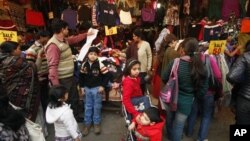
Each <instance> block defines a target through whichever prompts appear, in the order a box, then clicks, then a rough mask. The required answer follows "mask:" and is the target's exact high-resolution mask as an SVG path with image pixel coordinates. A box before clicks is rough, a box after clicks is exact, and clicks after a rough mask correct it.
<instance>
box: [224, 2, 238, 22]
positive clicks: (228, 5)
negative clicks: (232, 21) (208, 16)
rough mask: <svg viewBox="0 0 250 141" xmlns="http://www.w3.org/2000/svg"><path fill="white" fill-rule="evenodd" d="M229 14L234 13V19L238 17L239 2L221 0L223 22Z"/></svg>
mask: <svg viewBox="0 0 250 141" xmlns="http://www.w3.org/2000/svg"><path fill="white" fill-rule="evenodd" d="M231 13H234V14H235V16H236V18H238V17H239V16H240V3H239V0H223V4H222V9H221V16H222V19H223V20H226V21H227V20H228V19H229V17H230V15H231Z"/></svg>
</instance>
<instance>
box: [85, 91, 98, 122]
mask: <svg viewBox="0 0 250 141" xmlns="http://www.w3.org/2000/svg"><path fill="white" fill-rule="evenodd" d="M84 89H85V96H86V99H85V115H84V122H85V125H91V123H92V121H93V123H94V124H95V125H96V124H100V123H101V108H102V94H100V93H99V92H98V89H99V87H94V88H88V87H84Z"/></svg>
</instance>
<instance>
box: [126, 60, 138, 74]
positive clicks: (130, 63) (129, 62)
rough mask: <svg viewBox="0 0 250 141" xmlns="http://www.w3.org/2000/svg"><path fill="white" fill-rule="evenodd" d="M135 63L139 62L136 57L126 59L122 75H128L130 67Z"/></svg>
mask: <svg viewBox="0 0 250 141" xmlns="http://www.w3.org/2000/svg"><path fill="white" fill-rule="evenodd" d="M137 64H139V65H140V64H141V63H140V62H139V61H138V60H137V59H133V58H131V59H129V60H128V61H127V63H126V66H125V68H124V71H123V75H124V76H129V75H130V73H131V69H132V67H133V66H134V65H137Z"/></svg>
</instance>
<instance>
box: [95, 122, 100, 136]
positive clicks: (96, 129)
mask: <svg viewBox="0 0 250 141" xmlns="http://www.w3.org/2000/svg"><path fill="white" fill-rule="evenodd" d="M94 132H95V134H97V135H98V134H100V133H101V126H100V124H96V125H94Z"/></svg>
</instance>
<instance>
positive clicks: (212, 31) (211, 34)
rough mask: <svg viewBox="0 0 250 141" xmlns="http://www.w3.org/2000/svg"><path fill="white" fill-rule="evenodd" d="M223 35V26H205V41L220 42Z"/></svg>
mask: <svg viewBox="0 0 250 141" xmlns="http://www.w3.org/2000/svg"><path fill="white" fill-rule="evenodd" d="M220 35H221V26H220V25H214V26H207V25H206V26H205V27H204V39H203V40H204V41H208V42H209V41H211V40H218V39H219V37H220Z"/></svg>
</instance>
